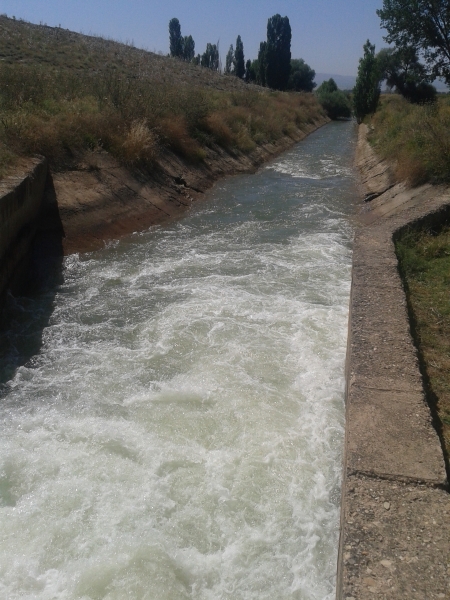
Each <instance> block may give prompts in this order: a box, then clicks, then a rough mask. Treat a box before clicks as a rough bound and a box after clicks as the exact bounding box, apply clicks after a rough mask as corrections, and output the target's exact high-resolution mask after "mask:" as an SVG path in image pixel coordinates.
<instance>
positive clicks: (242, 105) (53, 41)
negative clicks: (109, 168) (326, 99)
mask: <svg viewBox="0 0 450 600" xmlns="http://www.w3.org/2000/svg"><path fill="white" fill-rule="evenodd" d="M0 57H2V59H1V61H0V176H1V175H2V174H3V173H4V172H5V170H6V169H7V168H8V166H9V165H10V164H11V163H12V162H13V161H14V157H17V156H24V155H32V154H43V155H45V156H47V157H48V158H49V159H50V161H51V164H52V167H53V169H64V168H66V167H67V165H68V163H70V162H71V161H72V162H73V160H74V159H75V160H76V159H77V156H78V155H79V154H80V153H82V152H84V151H85V150H87V149H89V150H95V149H97V148H102V149H104V150H107V151H108V152H110V153H112V154H113V155H114V156H116V157H117V158H119V159H120V160H122V161H123V162H124V163H126V164H127V165H130V166H139V167H140V168H146V169H152V168H153V167H154V163H155V161H156V160H157V158H158V154H159V153H160V151H161V150H162V149H164V148H169V149H171V150H172V151H174V152H176V153H178V154H180V155H181V156H183V157H184V158H185V159H187V160H190V161H193V162H197V161H201V160H203V158H204V157H205V155H206V152H205V148H206V147H207V146H209V147H213V146H214V145H219V146H222V147H224V148H226V149H228V150H231V151H239V152H251V151H252V150H254V149H255V147H256V145H257V144H262V143H267V142H274V141H276V140H277V139H279V138H280V137H282V136H284V135H291V136H293V137H295V134H296V132H298V130H299V129H301V128H302V127H303V126H304V125H305V124H307V123H311V122H313V121H314V120H317V119H318V118H319V117H320V116H322V115H323V110H322V108H321V107H320V105H319V103H318V102H317V100H316V98H315V97H314V96H313V95H312V94H287V93H280V92H276V93H275V92H269V91H268V90H266V89H264V88H258V87H257V86H247V85H246V84H245V83H244V82H242V81H240V80H237V78H236V77H226V76H222V75H220V74H218V73H214V72H212V71H210V70H209V69H204V68H201V67H196V66H194V65H190V64H186V63H184V62H180V61H177V60H174V59H170V58H167V57H162V56H158V55H155V54H152V53H150V52H146V51H144V50H138V49H136V48H133V47H131V46H129V45H124V44H119V43H117V42H113V41H110V40H104V39H102V38H95V37H91V36H82V35H80V34H75V33H72V32H68V31H65V30H61V29H58V28H50V27H45V26H42V27H40V26H35V25H30V24H27V23H21V22H18V21H13V20H11V19H6V18H4V17H0Z"/></svg>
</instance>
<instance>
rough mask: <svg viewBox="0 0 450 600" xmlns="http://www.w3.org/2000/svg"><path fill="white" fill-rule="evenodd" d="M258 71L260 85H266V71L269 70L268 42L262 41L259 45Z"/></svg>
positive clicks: (257, 77)
mask: <svg viewBox="0 0 450 600" xmlns="http://www.w3.org/2000/svg"><path fill="white" fill-rule="evenodd" d="M256 67H257V71H256V81H257V82H258V83H259V85H263V86H265V85H266V71H267V42H261V43H260V45H259V52H258V59H257V65H256Z"/></svg>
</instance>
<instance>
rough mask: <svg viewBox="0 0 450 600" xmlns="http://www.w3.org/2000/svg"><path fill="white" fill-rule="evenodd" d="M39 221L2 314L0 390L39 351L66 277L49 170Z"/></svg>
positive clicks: (56, 206)
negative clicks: (56, 297)
mask: <svg viewBox="0 0 450 600" xmlns="http://www.w3.org/2000/svg"><path fill="white" fill-rule="evenodd" d="M36 225H37V227H36V234H35V235H34V238H33V241H32V243H31V247H30V250H29V253H28V256H27V260H26V263H25V264H23V265H21V266H20V271H21V273H20V274H18V276H17V277H16V278H15V283H14V285H13V287H12V289H11V290H9V291H8V293H7V296H6V299H5V302H4V304H3V308H2V311H1V315H0V391H1V388H2V387H3V385H4V384H6V383H7V382H8V381H9V380H10V379H12V378H13V377H14V374H15V373H16V371H17V369H18V368H20V367H21V366H24V365H27V364H28V363H29V362H30V360H31V359H32V357H34V356H35V355H37V354H38V353H39V351H40V349H41V346H42V340H43V332H44V330H45V328H46V327H47V325H48V324H49V321H50V318H51V315H52V313H53V307H54V300H55V296H56V294H57V291H58V287H59V286H60V285H61V283H62V281H63V272H62V267H63V245H62V239H63V237H64V229H63V226H62V222H61V219H60V216H59V210H58V202H57V198H56V192H55V188H54V185H53V179H52V176H51V174H50V173H49V174H48V177H47V182H46V187H45V192H44V198H43V203H42V208H41V211H40V214H39V216H38V221H37V224H36Z"/></svg>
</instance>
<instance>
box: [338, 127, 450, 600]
mask: <svg viewBox="0 0 450 600" xmlns="http://www.w3.org/2000/svg"><path fill="white" fill-rule="evenodd" d="M366 135H367V128H366V126H364V125H363V126H360V128H359V138H358V147H357V154H356V163H357V167H358V169H359V171H360V173H361V184H362V188H363V191H364V192H365V193H366V197H369V196H370V198H371V202H370V203H367V204H365V206H364V207H363V210H362V211H361V214H360V215H359V219H358V225H357V228H356V232H355V240H354V249H353V266H352V285H351V294H350V307H349V324H348V341H347V359H346V392H345V398H346V434H345V442H344V456H343V463H344V464H343V482H342V503H341V535H340V541H339V556H338V569H337V590H336V598H337V600H353V599H354V600H366V598H367V599H368V598H373V597H374V594H376V597H377V598H385V599H386V600H387V599H389V600H396V599H397V598H405V597H408V598H417V599H419V598H420V599H422V598H446V597H448V595H447V594H448V593H449V589H448V588H446V585H447V583H446V582H447V580H448V565H447V562H448V560H449V556H448V552H449V544H448V540H449V539H450V518H449V517H450V496H449V494H448V492H447V485H448V482H447V477H446V470H445V464H444V459H443V453H442V449H441V446H440V443H439V439H438V436H437V433H436V431H435V429H434V427H433V424H432V418H431V413H430V409H429V407H428V404H427V403H426V398H425V392H424V387H423V381H422V377H421V374H420V368H419V363H418V358H417V352H416V349H415V346H414V342H413V339H412V336H411V331H410V324H409V318H408V309H407V304H406V298H405V294H404V290H403V285H402V282H401V279H400V275H399V272H398V268H397V258H396V255H395V248H394V241H393V240H394V236H395V235H397V234H398V232H399V231H400V230H401V229H402V228H404V227H406V226H412V225H413V224H415V223H418V222H420V221H422V220H423V219H430V218H433V217H434V218H436V216H439V215H440V214H441V213H442V211H443V210H444V211H450V188H449V187H445V186H431V185H425V186H422V187H420V188H416V189H408V188H407V187H406V185H405V184H403V183H400V184H395V182H394V181H393V177H392V173H391V171H390V168H389V165H387V164H386V163H383V161H380V160H379V159H378V158H377V157H376V155H375V154H374V152H373V150H372V149H371V148H370V146H369V145H368V143H367V141H366Z"/></svg>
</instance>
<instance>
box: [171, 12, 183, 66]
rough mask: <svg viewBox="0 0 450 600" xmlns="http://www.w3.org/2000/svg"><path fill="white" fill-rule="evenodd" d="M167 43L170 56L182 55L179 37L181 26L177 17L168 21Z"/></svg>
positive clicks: (181, 43)
mask: <svg viewBox="0 0 450 600" xmlns="http://www.w3.org/2000/svg"><path fill="white" fill-rule="evenodd" d="M169 43H170V56H174V57H176V58H182V57H183V38H182V37H181V26H180V21H179V20H178V19H171V20H170V21H169Z"/></svg>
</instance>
